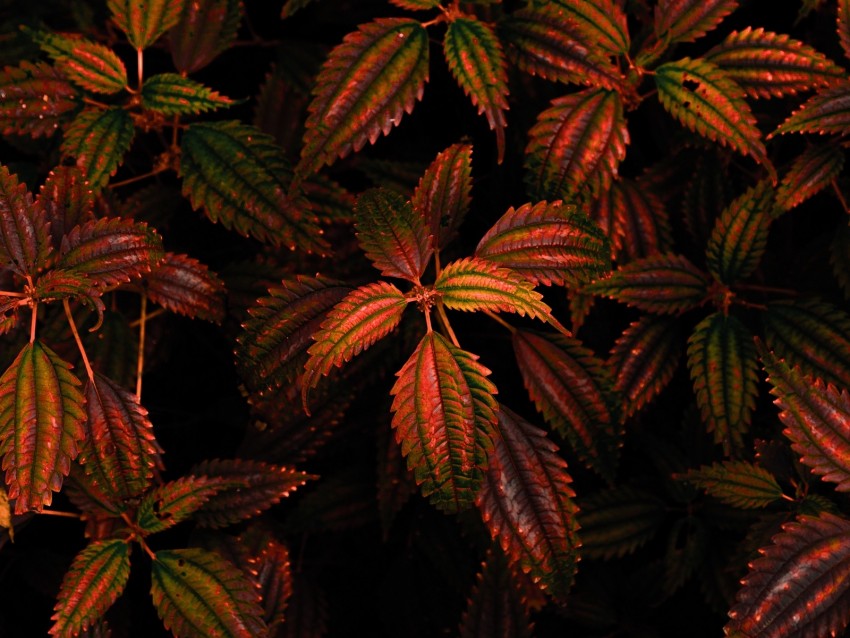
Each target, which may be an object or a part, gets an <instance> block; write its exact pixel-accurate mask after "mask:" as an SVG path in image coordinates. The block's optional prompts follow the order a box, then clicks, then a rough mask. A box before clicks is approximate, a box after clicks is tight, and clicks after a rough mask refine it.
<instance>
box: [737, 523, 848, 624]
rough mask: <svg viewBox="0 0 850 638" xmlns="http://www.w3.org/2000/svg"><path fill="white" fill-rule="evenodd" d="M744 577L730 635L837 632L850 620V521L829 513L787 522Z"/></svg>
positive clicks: (761, 550) (762, 550)
mask: <svg viewBox="0 0 850 638" xmlns="http://www.w3.org/2000/svg"><path fill="white" fill-rule="evenodd" d="M759 552H760V553H761V554H762V556H761V557H760V558H758V559H756V560H755V561H753V562H752V563H751V564H750V571H749V573H748V574H747V575H746V577H744V579H743V580H742V581H741V582H742V584H743V587H742V588H741V589H740V590H739V591H738V595H737V604H736V605H735V606H734V607H732V609H731V611H730V612H729V617H730V619H731V620H730V621H729V622H728V623H727V625H726V627H725V628H724V632H725V633H726V635H728V636H730V638H733V637H734V638H737V637H740V636H747V637H752V638H768V636H770V637H771V638H774V637H775V638H790V637H791V636H812V637H814V636H837V635H839V634H841V633H842V632H843V631H844V628H845V627H846V626H847V623H848V621H850V604H848V595H847V579H846V574H847V571H848V569H850V562H848V558H850V556H848V553H850V522H848V521H847V520H845V519H843V518H839V517H837V516H834V515H832V514H828V513H824V514H822V515H821V516H820V517H818V518H814V517H808V516H801V517H800V518H799V519H798V520H797V521H796V522H793V523H787V524H785V525H783V526H782V533H781V534H778V535H777V536H774V537H773V541H772V543H771V545H769V546H768V547H765V548H762V549H760V550H759Z"/></svg>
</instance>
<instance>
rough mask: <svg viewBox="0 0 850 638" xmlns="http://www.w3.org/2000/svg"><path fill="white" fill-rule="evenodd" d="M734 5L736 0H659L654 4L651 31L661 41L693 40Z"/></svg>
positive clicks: (735, 6)
mask: <svg viewBox="0 0 850 638" xmlns="http://www.w3.org/2000/svg"><path fill="white" fill-rule="evenodd" d="M737 7H738V2H737V0H661V1H660V2H659V3H658V4H657V5H656V7H655V25H654V26H655V34H656V35H657V36H658V38H659V39H660V40H664V41H665V42H671V43H672V42H693V41H694V40H696V39H697V38H700V37H702V36H703V35H705V34H706V33H708V32H709V31H711V30H712V29H714V28H715V27H716V26H717V25H718V24H720V22H721V21H722V20H723V18H725V17H726V16H727V15H729V14H730V13H732V12H733V11H734V10H735V9H736V8H737Z"/></svg>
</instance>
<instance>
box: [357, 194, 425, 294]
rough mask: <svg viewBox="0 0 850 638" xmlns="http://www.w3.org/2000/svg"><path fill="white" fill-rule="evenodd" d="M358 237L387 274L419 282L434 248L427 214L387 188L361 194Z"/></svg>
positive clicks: (370, 255)
mask: <svg viewBox="0 0 850 638" xmlns="http://www.w3.org/2000/svg"><path fill="white" fill-rule="evenodd" d="M354 218H355V222H354V223H355V227H356V229H357V241H358V243H359V244H360V247H361V248H362V249H363V252H365V253H366V256H367V257H368V258H369V259H370V260H371V262H372V264H373V265H374V266H375V268H377V269H378V270H380V271H381V274H382V275H384V276H385V277H399V278H401V279H407V280H408V281H411V282H414V283H418V282H419V278H420V277H421V276H422V273H423V272H424V271H425V267H426V266H427V265H428V260H429V259H430V258H431V254H432V253H433V249H432V247H431V241H430V237H429V236H428V228H427V226H426V220H425V218H424V217H423V216H422V215H421V214H419V211H417V210H415V209H414V208H413V205H412V204H411V203H410V202H408V201H405V199H404V197H402V196H401V195H399V194H397V193H394V192H393V191H390V190H387V189H385V188H373V189H369V190H367V191H365V192H363V193H361V194H360V196H359V197H358V198H357V204H356V206H355V208H354Z"/></svg>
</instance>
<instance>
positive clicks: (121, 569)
mask: <svg viewBox="0 0 850 638" xmlns="http://www.w3.org/2000/svg"><path fill="white" fill-rule="evenodd" d="M129 577H130V545H129V543H127V541H125V540H124V539H120V538H116V539H114V540H108V541H97V542H94V543H90V544H89V545H88V546H87V547H86V548H85V549H84V550H83V551H81V552H80V553H79V554H77V556H76V557H75V558H74V562H73V563H71V567H70V568H69V569H68V573H66V574H65V578H64V579H63V580H62V587H61V588H60V590H59V596H58V600H57V601H56V606H55V607H54V610H55V612H56V613H54V614H53V618H52V620H54V621H55V622H54V623H53V626H52V627H51V628H50V635H51V636H59V637H61V638H74V636H77V635H78V634H79V633H80V632H81V631H85V630H86V629H87V628H88V627H91V626H92V625H93V624H94V623H95V622H96V621H97V620H98V619H99V618H100V617H101V616H103V614H104V613H105V612H106V610H107V609H109V607H111V606H112V603H114V602H115V600H116V599H117V598H118V597H119V596H120V595H121V593H122V592H123V591H124V586H125V585H126V584H127V579H128V578H129Z"/></svg>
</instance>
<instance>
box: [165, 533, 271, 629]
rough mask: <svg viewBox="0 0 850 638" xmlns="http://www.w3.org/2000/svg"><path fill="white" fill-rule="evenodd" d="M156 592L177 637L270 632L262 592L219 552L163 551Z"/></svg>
mask: <svg viewBox="0 0 850 638" xmlns="http://www.w3.org/2000/svg"><path fill="white" fill-rule="evenodd" d="M151 596H152V597H153V604H154V607H156V612H157V614H158V615H159V617H160V618H161V619H162V622H163V623H164V624H165V627H166V629H170V630H171V631H172V632H174V635H175V636H176V637H177V638H205V637H207V636H221V637H222V638H261V637H262V636H266V635H267V631H266V627H265V624H264V623H263V620H262V617H263V609H262V607H261V606H260V602H259V593H258V592H257V590H256V589H255V588H254V586H253V585H252V584H251V583H250V582H249V581H248V579H247V578H246V577H245V576H244V575H243V574H242V572H240V571H239V570H238V569H237V568H236V567H234V566H233V565H231V564H230V563H228V562H226V561H225V560H224V559H222V558H220V557H219V556H218V554H215V553H212V552H206V551H204V550H201V549H196V548H191V547H190V548H188V549H176V550H160V551H158V552H157V553H156V560H154V561H153V565H152V570H151Z"/></svg>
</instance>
